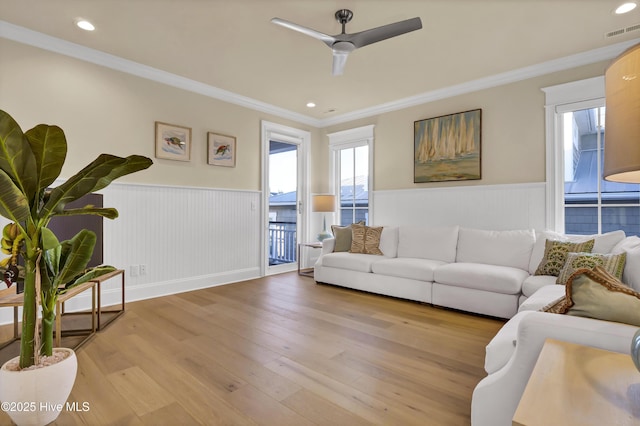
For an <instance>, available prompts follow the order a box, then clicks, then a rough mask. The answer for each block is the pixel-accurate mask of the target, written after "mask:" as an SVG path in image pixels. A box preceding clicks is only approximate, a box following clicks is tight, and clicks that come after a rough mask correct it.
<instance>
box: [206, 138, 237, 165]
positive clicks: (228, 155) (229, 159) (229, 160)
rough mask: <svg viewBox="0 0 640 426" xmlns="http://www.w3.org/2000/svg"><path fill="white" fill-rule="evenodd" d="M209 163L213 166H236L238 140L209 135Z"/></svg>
mask: <svg viewBox="0 0 640 426" xmlns="http://www.w3.org/2000/svg"><path fill="white" fill-rule="evenodd" d="M207 163H208V164H211V165H213V166H226V167H235V166H236V138H235V137H233V136H227V135H221V134H219V133H213V132H208V133H207Z"/></svg>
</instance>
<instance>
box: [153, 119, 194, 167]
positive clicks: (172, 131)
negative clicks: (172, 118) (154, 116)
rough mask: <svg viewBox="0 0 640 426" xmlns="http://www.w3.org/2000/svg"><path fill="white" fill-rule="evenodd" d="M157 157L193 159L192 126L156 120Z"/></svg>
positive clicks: (181, 159)
mask: <svg viewBox="0 0 640 426" xmlns="http://www.w3.org/2000/svg"><path fill="white" fill-rule="evenodd" d="M156 158H164V159H165V160H177V161H190V160H191V128H190V127H183V126H177V125H175V124H168V123H161V122H160V121H156Z"/></svg>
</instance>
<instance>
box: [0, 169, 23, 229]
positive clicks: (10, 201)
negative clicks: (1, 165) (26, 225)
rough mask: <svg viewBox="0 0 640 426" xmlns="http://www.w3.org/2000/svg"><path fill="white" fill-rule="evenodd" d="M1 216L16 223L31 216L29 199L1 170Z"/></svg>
mask: <svg viewBox="0 0 640 426" xmlns="http://www.w3.org/2000/svg"><path fill="white" fill-rule="evenodd" d="M0 215H2V216H4V217H6V218H7V219H10V220H11V221H12V222H15V223H19V222H22V221H24V220H25V219H26V218H27V217H28V216H29V201H28V200H27V197H26V196H25V195H24V194H23V193H22V191H21V190H20V188H18V187H17V186H16V184H15V183H13V180H11V178H10V177H9V175H7V174H6V173H5V172H4V171H3V170H0Z"/></svg>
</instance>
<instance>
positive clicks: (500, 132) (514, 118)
mask: <svg viewBox="0 0 640 426" xmlns="http://www.w3.org/2000/svg"><path fill="white" fill-rule="evenodd" d="M607 65H608V62H606V63H605V62H603V63H597V64H592V65H589V66H584V67H580V68H575V69H571V70H567V71H562V72H558V73H554V74H548V75H545V76H542V77H537V78H533V79H529V80H525V81H521V82H517V83H512V84H507V85H504V86H500V87H495V88H491V89H486V90H480V91H477V92H473V93H468V94H465V95H460V96H455V97H452V98H448V99H443V100H439V101H435V102H431V103H427V104H423V105H419V106H416V107H412V108H407V109H403V110H400V111H395V112H391V113H387V114H383V115H380V116H376V117H369V118H367V119H362V120H358V121H354V122H350V123H343V124H341V125H336V126H332V127H329V128H326V129H324V130H323V133H324V135H323V137H324V141H325V142H324V143H325V148H324V149H325V150H326V151H327V152H328V149H329V148H328V138H327V136H326V134H328V133H332V132H336V131H340V130H346V129H351V128H355V127H359V126H365V125H369V124H374V125H375V130H374V131H375V142H374V144H375V145H374V168H375V169H374V189H375V190H390V189H407V188H433V187H446V186H460V185H465V186H468V185H492V184H508V183H528V182H544V181H545V122H544V92H542V90H541V88H543V87H547V86H552V85H555V84H561V83H566V82H570V81H576V80H581V79H585V78H590V77H595V76H599V75H603V74H604V70H605V67H606V66H607ZM478 108H480V109H482V152H481V156H482V159H481V161H482V179H481V180H473V181H462V182H438V183H420V184H415V183H413V155H414V153H413V124H414V121H417V120H422V119H425V118H431V117H437V116H441V115H446V114H453V113H457V112H462V111H468V110H472V109H478ZM324 189H325V190H326V189H328V184H327V187H326V188H324Z"/></svg>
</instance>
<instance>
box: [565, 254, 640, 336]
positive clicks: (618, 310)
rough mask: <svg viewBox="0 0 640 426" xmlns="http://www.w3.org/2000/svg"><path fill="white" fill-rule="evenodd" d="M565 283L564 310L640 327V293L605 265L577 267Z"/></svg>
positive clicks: (569, 312)
mask: <svg viewBox="0 0 640 426" xmlns="http://www.w3.org/2000/svg"><path fill="white" fill-rule="evenodd" d="M566 287H567V290H566V305H565V309H564V311H565V312H563V313H566V314H568V315H575V316H579V317H588V318H595V319H600V320H604V321H615V322H621V323H625V324H631V325H635V326H637V327H640V293H638V292H637V291H635V290H633V289H632V288H630V287H627V286H626V285H624V284H623V283H622V282H620V281H619V280H618V279H617V278H616V277H614V276H613V275H611V274H610V273H608V272H607V271H606V270H605V269H604V268H602V267H600V266H596V267H595V268H593V269H578V270H577V271H576V272H575V273H574V274H573V275H571V276H570V277H569V280H568V281H567V285H566Z"/></svg>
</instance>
